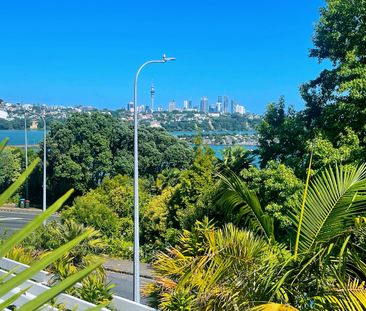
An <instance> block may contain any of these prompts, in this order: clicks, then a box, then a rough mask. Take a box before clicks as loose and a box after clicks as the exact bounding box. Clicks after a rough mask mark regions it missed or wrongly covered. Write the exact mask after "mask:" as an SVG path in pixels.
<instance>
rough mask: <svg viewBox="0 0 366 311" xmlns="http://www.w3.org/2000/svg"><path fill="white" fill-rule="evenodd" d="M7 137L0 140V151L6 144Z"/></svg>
mask: <svg viewBox="0 0 366 311" xmlns="http://www.w3.org/2000/svg"><path fill="white" fill-rule="evenodd" d="M8 141H9V138H4V139H3V140H2V141H1V142H0V152H2V151H3V150H4V148H5V146H6V144H7V143H8Z"/></svg>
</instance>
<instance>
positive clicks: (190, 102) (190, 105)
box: [188, 100, 193, 109]
mask: <svg viewBox="0 0 366 311" xmlns="http://www.w3.org/2000/svg"><path fill="white" fill-rule="evenodd" d="M192 108H193V107H192V101H191V100H189V101H188V109H192Z"/></svg>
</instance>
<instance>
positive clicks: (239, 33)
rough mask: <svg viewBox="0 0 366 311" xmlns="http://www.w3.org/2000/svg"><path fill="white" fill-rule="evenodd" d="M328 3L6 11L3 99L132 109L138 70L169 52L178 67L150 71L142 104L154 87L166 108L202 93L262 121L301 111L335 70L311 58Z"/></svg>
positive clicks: (80, 5)
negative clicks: (223, 98)
mask: <svg viewBox="0 0 366 311" xmlns="http://www.w3.org/2000/svg"><path fill="white" fill-rule="evenodd" d="M323 4H324V1H323V0H316V1H311V2H309V1H296V2H294V1H289V0H286V1H282V2H280V3H277V2H276V3H274V2H272V1H269V0H265V1H263V2H261V3H252V2H245V1H230V2H229V3H225V5H222V4H219V3H210V5H207V4H206V3H204V2H202V3H196V2H193V1H192V0H188V1H186V2H184V3H176V4H175V5H174V6H170V5H162V6H158V7H156V6H155V5H154V4H152V3H150V2H148V1H137V2H136V3H132V2H129V3H122V2H119V1H113V0H111V1H108V2H107V3H104V4H103V5H101V4H100V3H99V2H97V1H88V2H86V1H78V2H77V3H75V2H74V1H70V0H66V1H63V2H62V3H58V4H57V5H55V3H50V2H48V1H45V0H43V1H42V0H39V1H36V2H32V3H29V2H28V1H24V0H20V1H17V3H12V2H5V3H4V4H3V5H2V11H3V15H2V16H3V20H2V25H3V27H2V29H0V34H1V37H2V43H3V46H4V47H6V48H3V49H2V51H1V52H0V53H1V54H0V55H1V57H0V66H1V68H2V75H1V77H0V98H3V99H4V100H6V101H9V102H24V103H40V104H47V105H64V106H69V105H72V106H77V105H92V106H95V107H97V108H108V109H118V108H122V107H124V106H125V103H126V102H128V101H131V100H132V97H133V77H134V75H135V72H136V70H137V69H138V67H139V66H140V65H141V64H142V63H144V62H145V61H147V60H150V59H160V58H161V55H162V54H163V53H166V54H167V56H173V57H176V58H177V60H176V61H175V62H172V63H169V64H165V65H154V66H151V67H149V68H148V69H146V70H144V72H143V73H142V75H141V77H140V80H139V99H140V100H141V102H144V103H147V102H150V86H151V83H152V81H153V82H154V84H155V88H156V94H155V101H156V102H157V103H158V102H160V103H164V105H165V107H164V108H165V109H167V108H168V103H169V101H170V100H171V99H173V98H174V99H175V100H176V102H177V103H178V102H179V103H180V102H183V101H184V100H185V99H187V98H192V99H193V100H194V101H195V102H196V100H198V101H199V98H200V97H201V96H202V94H204V95H205V96H207V97H209V98H215V97H216V96H217V94H235V98H236V100H237V101H238V102H242V103H248V105H249V106H248V107H247V108H248V109H249V110H250V111H253V112H255V113H263V112H264V111H265V107H266V105H267V104H268V103H269V102H273V101H277V100H278V98H279V97H280V96H281V95H283V96H284V97H285V98H286V102H287V104H289V105H294V106H295V108H296V109H301V108H302V107H303V101H302V99H301V97H300V94H299V86H300V85H301V84H302V83H305V82H307V81H308V80H310V79H312V78H313V77H314V76H316V75H317V74H318V73H319V72H320V71H321V70H322V69H323V68H324V67H325V66H326V65H319V64H318V63H317V60H316V59H311V58H309V57H308V50H309V48H311V47H312V42H311V39H312V35H313V29H314V24H315V23H316V21H317V20H318V18H319V8H320V7H321V6H322V5H323ZM192 8H194V9H192ZM178 20H179V23H178V22H177V21H178ZM14 21H16V22H14ZM196 104H197V102H196ZM229 105H230V103H229Z"/></svg>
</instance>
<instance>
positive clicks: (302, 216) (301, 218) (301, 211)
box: [294, 153, 313, 259]
mask: <svg viewBox="0 0 366 311" xmlns="http://www.w3.org/2000/svg"><path fill="white" fill-rule="evenodd" d="M312 160H313V153H311V154H310V160H309V167H308V172H307V176H306V183H305V190H304V195H303V199H302V204H301V209H300V215H299V222H298V224H297V233H296V240H295V249H294V257H295V259H296V258H297V253H298V250H299V242H300V233H301V226H302V222H303V219H304V211H305V202H306V197H307V194H308V188H309V181H310V175H311V164H312Z"/></svg>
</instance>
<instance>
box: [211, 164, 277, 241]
mask: <svg viewBox="0 0 366 311" xmlns="http://www.w3.org/2000/svg"><path fill="white" fill-rule="evenodd" d="M219 177H220V179H221V181H222V183H223V190H222V191H221V192H220V193H219V194H218V199H217V204H218V205H220V206H222V207H223V208H225V209H227V211H228V212H233V211H234V210H236V213H237V214H238V215H240V217H243V216H249V217H250V220H251V225H252V227H254V228H253V229H257V230H260V231H262V232H263V233H264V234H265V235H266V237H267V238H268V239H274V223H273V218H271V217H270V216H269V215H267V214H266V213H264V212H263V209H262V207H261V205H260V203H259V200H258V197H257V196H256V194H255V193H254V192H252V191H251V190H249V188H248V187H247V185H246V184H245V182H244V181H243V180H242V179H241V178H240V177H239V176H238V175H236V174H235V173H233V172H231V171H226V173H225V175H223V174H219Z"/></svg>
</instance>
